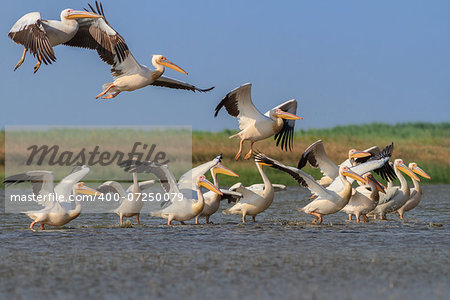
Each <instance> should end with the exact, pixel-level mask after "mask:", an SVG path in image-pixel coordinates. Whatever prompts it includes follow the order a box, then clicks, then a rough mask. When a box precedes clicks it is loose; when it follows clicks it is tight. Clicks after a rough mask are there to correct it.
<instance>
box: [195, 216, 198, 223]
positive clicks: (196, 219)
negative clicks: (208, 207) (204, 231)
mask: <svg viewBox="0 0 450 300" xmlns="http://www.w3.org/2000/svg"><path fill="white" fill-rule="evenodd" d="M198 218H199V216H197V217H195V224H197V225H198V224H199V222H198Z"/></svg>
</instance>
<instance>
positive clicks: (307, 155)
mask: <svg viewBox="0 0 450 300" xmlns="http://www.w3.org/2000/svg"><path fill="white" fill-rule="evenodd" d="M307 162H309V164H310V165H311V166H312V167H314V168H320V171H321V172H322V173H323V174H324V175H326V176H329V177H330V178H336V177H338V175H339V168H338V166H336V164H335V163H334V162H333V161H332V160H331V159H330V158H329V157H328V154H327V152H326V151H325V147H324V146H323V141H322V140H318V141H316V142H315V143H313V144H312V145H311V146H309V147H308V148H307V149H306V150H305V152H303V154H302V156H301V157H300V160H299V162H298V165H297V168H298V169H302V168H303V167H305V166H306V163H307Z"/></svg>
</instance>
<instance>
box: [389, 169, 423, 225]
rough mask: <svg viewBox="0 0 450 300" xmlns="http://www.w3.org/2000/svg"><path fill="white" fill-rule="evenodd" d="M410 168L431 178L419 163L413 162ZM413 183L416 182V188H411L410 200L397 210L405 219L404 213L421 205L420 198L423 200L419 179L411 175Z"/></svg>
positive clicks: (401, 217)
mask: <svg viewBox="0 0 450 300" xmlns="http://www.w3.org/2000/svg"><path fill="white" fill-rule="evenodd" d="M408 168H410V169H411V170H412V171H413V172H414V173H416V174H419V175H420V176H422V177H425V178H427V179H431V177H430V175H428V174H427V173H425V171H424V170H422V169H421V168H419V166H418V165H417V163H415V162H412V163H410V164H409V165H408ZM411 179H412V181H413V184H414V188H411V189H410V193H409V194H410V196H409V199H408V201H406V203H405V204H403V206H402V207H400V208H399V209H398V210H397V213H398V215H399V217H400V219H402V220H403V214H404V213H405V212H407V211H409V210H411V209H413V208H415V207H416V206H417V205H419V203H420V200H422V188H421V187H420V185H419V182H418V181H417V180H415V179H414V178H413V177H411Z"/></svg>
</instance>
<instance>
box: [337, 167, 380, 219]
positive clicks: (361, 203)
mask: <svg viewBox="0 0 450 300" xmlns="http://www.w3.org/2000/svg"><path fill="white" fill-rule="evenodd" d="M363 178H364V179H366V180H367V182H368V185H363V186H358V187H357V188H355V189H354V191H353V192H352V195H351V197H350V200H349V201H348V203H347V205H346V206H344V208H343V209H342V211H343V212H345V213H346V214H348V219H349V220H350V221H351V220H352V215H355V217H356V222H358V223H359V222H360V218H359V217H360V216H362V217H363V219H364V222H368V221H369V219H368V218H367V213H369V212H371V211H372V210H374V208H375V207H376V206H377V204H378V200H379V199H380V194H379V192H381V193H384V192H385V187H384V186H383V185H382V184H381V183H379V182H378V181H377V180H376V179H375V178H374V177H373V175H372V174H371V173H367V174H364V175H363Z"/></svg>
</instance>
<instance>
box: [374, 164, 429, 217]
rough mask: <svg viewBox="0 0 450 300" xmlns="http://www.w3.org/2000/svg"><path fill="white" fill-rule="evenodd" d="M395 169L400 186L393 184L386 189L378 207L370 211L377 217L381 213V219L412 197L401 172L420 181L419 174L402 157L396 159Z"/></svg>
mask: <svg viewBox="0 0 450 300" xmlns="http://www.w3.org/2000/svg"><path fill="white" fill-rule="evenodd" d="M394 171H395V174H396V175H397V177H398V179H399V180H400V187H398V186H392V187H391V188H388V189H387V190H386V194H385V195H381V197H380V200H379V201H378V205H377V207H376V208H375V209H374V210H373V211H372V212H371V213H370V214H371V215H374V218H375V219H376V218H377V215H379V216H380V219H382V220H385V219H386V214H387V213H390V212H395V211H396V210H397V209H399V208H401V207H402V206H403V205H404V204H405V203H406V201H408V199H409V198H410V190H409V187H408V183H407V182H406V179H405V177H403V175H402V173H401V172H403V173H405V174H406V175H408V176H409V177H411V178H412V179H414V180H417V181H420V179H419V177H417V175H416V174H415V173H414V172H413V171H411V169H410V168H408V167H407V166H406V165H405V164H404V162H403V160H401V159H396V160H395V161H394Z"/></svg>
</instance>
